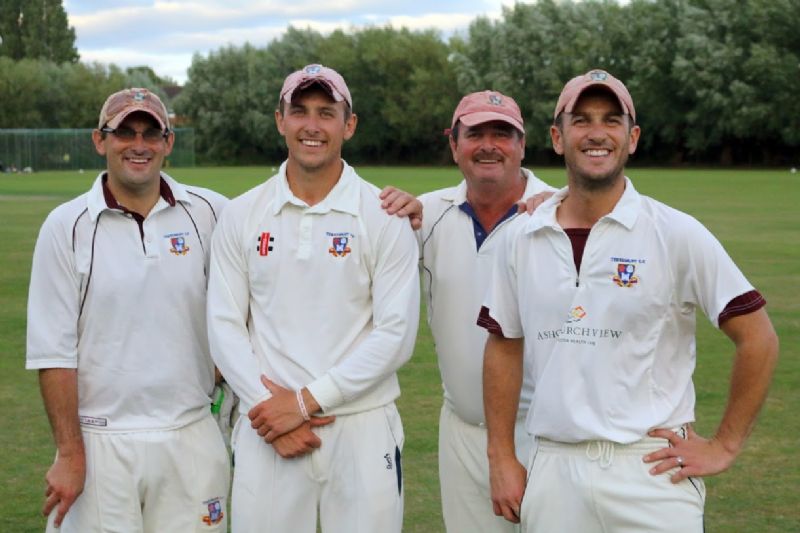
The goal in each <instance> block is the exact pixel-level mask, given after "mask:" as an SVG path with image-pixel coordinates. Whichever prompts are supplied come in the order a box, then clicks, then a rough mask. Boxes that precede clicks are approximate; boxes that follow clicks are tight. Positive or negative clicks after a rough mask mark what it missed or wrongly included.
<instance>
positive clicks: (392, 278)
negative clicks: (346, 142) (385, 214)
mask: <svg viewBox="0 0 800 533" xmlns="http://www.w3.org/2000/svg"><path fill="white" fill-rule="evenodd" d="M375 254H376V257H375V264H374V265H375V266H374V270H373V274H372V323H373V329H372V330H371V331H370V332H369V333H368V334H367V336H366V337H364V339H363V341H362V342H360V343H359V344H358V346H357V347H356V349H355V350H353V351H352V352H351V353H350V354H349V355H348V356H347V357H345V358H344V359H343V360H342V361H341V362H340V363H339V364H338V365H336V366H334V367H333V368H331V369H330V370H329V371H328V372H327V373H326V374H324V375H323V376H321V377H320V378H318V379H316V380H315V381H313V382H312V383H310V384H309V385H308V386H307V387H308V390H309V392H311V394H312V395H313V396H314V399H316V400H317V403H319V404H320V406H321V407H322V410H323V411H329V410H331V409H333V408H335V407H338V406H339V405H341V404H343V403H345V402H347V401H349V400H351V399H353V398H357V397H358V396H360V395H361V394H363V393H364V392H366V391H367V390H369V389H370V388H371V387H373V386H374V385H376V384H377V383H379V382H380V381H382V380H384V379H386V378H387V377H388V376H390V375H391V374H393V373H394V372H396V371H397V369H398V368H400V367H401V366H402V365H403V364H404V363H406V362H407V361H408V360H409V359H410V358H411V354H412V352H413V350H414V342H415V340H416V335H417V327H418V325H419V271H418V260H419V248H418V242H417V240H416V237H415V236H414V232H413V231H412V230H411V227H410V226H409V224H408V221H407V220H406V219H390V220H389V222H388V223H387V224H386V226H385V228H384V230H383V234H382V235H380V236H379V238H378V241H377V247H376V252H375Z"/></svg>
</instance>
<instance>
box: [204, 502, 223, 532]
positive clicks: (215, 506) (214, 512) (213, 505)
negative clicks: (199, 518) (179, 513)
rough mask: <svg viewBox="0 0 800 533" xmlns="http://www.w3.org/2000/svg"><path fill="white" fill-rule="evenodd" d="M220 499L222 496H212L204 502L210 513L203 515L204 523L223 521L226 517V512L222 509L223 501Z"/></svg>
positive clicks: (211, 523)
mask: <svg viewBox="0 0 800 533" xmlns="http://www.w3.org/2000/svg"><path fill="white" fill-rule="evenodd" d="M220 499H221V498H212V499H210V500H208V501H205V502H203V505H205V506H207V507H208V514H207V515H205V516H203V523H204V524H207V525H209V526H210V525H213V524H219V523H220V522H222V519H223V518H224V517H225V513H224V512H223V511H222V503H221V502H220Z"/></svg>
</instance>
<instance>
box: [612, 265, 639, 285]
mask: <svg viewBox="0 0 800 533" xmlns="http://www.w3.org/2000/svg"><path fill="white" fill-rule="evenodd" d="M635 272H636V265H634V264H632V263H617V273H616V274H614V277H613V278H611V279H612V280H613V281H614V283H616V284H617V286H619V287H633V286H634V285H636V284H637V283H639V277H638V276H636V275H635Z"/></svg>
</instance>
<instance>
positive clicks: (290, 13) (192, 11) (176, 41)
mask: <svg viewBox="0 0 800 533" xmlns="http://www.w3.org/2000/svg"><path fill="white" fill-rule="evenodd" d="M513 3H514V2H513V0H444V1H437V2H431V1H421V0H407V1H402V0H335V1H333V2H330V1H329V2H319V1H315V2H312V1H309V0H289V1H284V2H276V1H274V0H263V1H254V0H250V1H246V0H101V1H94V0H64V8H65V9H66V11H67V16H68V17H69V24H70V26H72V27H74V28H75V34H76V46H77V47H78V53H79V54H80V56H81V61H84V62H99V63H105V64H109V63H114V64H116V65H118V66H120V67H123V68H125V67H131V66H140V65H147V66H150V67H152V68H153V70H155V72H156V74H158V75H159V76H168V77H170V78H172V79H174V80H175V81H177V82H178V83H181V84H182V83H184V82H185V81H186V70H187V69H188V68H189V65H191V63H192V56H193V55H194V54H200V55H203V56H205V55H208V53H209V52H210V51H214V50H218V49H219V48H221V47H223V46H226V45H234V46H240V45H243V44H244V43H246V42H249V43H250V44H252V45H254V46H256V47H264V46H266V45H267V44H268V43H269V42H270V41H272V40H273V39H276V38H280V37H281V35H282V34H283V33H284V32H285V31H286V29H287V28H288V27H289V26H294V27H295V28H302V29H305V28H311V29H313V30H316V31H319V32H321V33H323V34H328V33H330V32H331V31H333V30H336V29H343V30H345V31H351V30H354V29H355V30H358V29H359V28H363V27H366V26H385V25H387V24H391V25H392V26H394V27H395V28H400V27H406V28H409V29H412V30H422V29H429V28H434V29H436V30H438V31H439V32H440V33H441V35H442V36H443V37H444V38H447V37H448V36H450V35H453V34H454V33H462V34H465V33H466V30H467V28H468V26H469V23H470V22H471V21H472V20H474V19H475V18H476V17H477V16H479V15H483V16H487V17H489V18H493V19H497V18H500V16H501V13H502V6H504V5H507V6H508V5H513Z"/></svg>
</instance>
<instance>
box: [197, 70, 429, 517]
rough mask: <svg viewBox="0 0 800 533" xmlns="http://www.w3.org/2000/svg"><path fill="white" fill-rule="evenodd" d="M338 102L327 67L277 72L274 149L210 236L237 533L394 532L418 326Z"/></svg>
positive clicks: (412, 262) (401, 223)
mask: <svg viewBox="0 0 800 533" xmlns="http://www.w3.org/2000/svg"><path fill="white" fill-rule="evenodd" d="M352 106H353V101H352V98H351V96H350V91H349V90H348V88H347V84H346V83H345V81H344V79H343V78H342V76H340V75H339V74H338V73H337V72H336V71H334V70H333V69H330V68H327V67H324V66H322V65H308V66H306V67H304V68H303V69H301V70H299V71H297V72H294V73H292V74H291V75H289V76H288V77H287V78H286V80H285V81H284V84H283V88H282V89H281V92H280V96H279V101H278V109H277V110H276V111H275V121H276V124H277V127H278V131H279V132H280V133H281V135H282V136H283V137H284V139H285V142H286V146H287V148H288V158H287V160H286V161H285V162H284V163H283V164H282V165H281V167H280V169H279V171H278V173H277V174H276V175H275V176H273V177H271V178H270V179H268V180H267V181H266V182H265V183H263V184H261V185H259V186H258V187H256V188H254V189H252V190H250V191H249V192H246V193H245V194H243V195H242V196H240V197H238V198H236V199H234V200H232V201H231V206H230V207H229V208H228V209H226V211H225V214H224V215H223V216H222V218H221V219H220V223H219V225H218V227H217V231H216V232H215V234H214V239H213V244H212V254H211V256H212V258H211V272H210V279H209V301H208V324H209V340H210V343H211V351H212V354H213V357H214V360H215V361H216V363H217V365H218V366H219V368H220V370H221V371H222V373H223V375H224V376H225V378H226V380H227V381H228V383H229V384H230V385H231V387H232V388H233V390H234V391H235V392H236V393H237V395H238V396H239V397H240V412H241V413H242V414H243V415H245V416H242V417H240V419H239V422H238V423H237V425H236V427H235V428H234V432H233V437H232V445H233V449H234V453H235V457H236V468H235V471H234V482H233V494H232V511H231V516H232V528H233V530H234V531H236V532H250V531H252V532H270V531H274V532H283V531H289V530H291V531H296V532H308V533H313V532H315V531H316V530H317V525H318V524H319V525H320V527H321V528H322V531H324V532H326V533H327V532H342V533H344V532H359V531H362V532H374V531H381V532H392V531H394V532H399V531H400V530H401V529H402V519H403V483H402V481H403V477H402V469H401V467H402V464H401V452H402V449H403V441H404V436H403V426H402V424H401V421H400V417H399V414H398V412H397V408H396V407H395V403H394V401H395V399H396V398H397V397H398V396H399V394H400V388H399V384H398V380H397V375H396V371H397V369H398V368H399V367H400V366H401V365H402V364H403V363H405V362H406V361H407V360H408V359H409V358H410V357H411V353H412V351H413V348H414V341H415V337H416V331H417V324H418V320H419V275H418V271H417V264H418V256H419V253H418V248H417V243H416V240H415V239H414V233H413V231H412V230H411V227H410V225H409V223H408V221H407V220H405V219H402V218H398V217H395V216H390V215H388V214H387V213H385V212H384V211H383V210H382V209H381V206H380V203H381V202H380V200H379V198H378V194H379V192H380V191H379V190H378V189H377V188H375V187H374V186H372V185H370V184H369V183H367V182H366V181H364V180H363V179H361V178H360V177H359V176H358V175H357V174H356V172H355V170H354V169H353V168H352V167H350V166H349V165H348V164H347V163H346V162H345V161H344V160H342V158H341V150H342V145H343V143H344V142H345V141H347V140H348V139H350V138H351V137H352V136H353V134H354V133H355V130H356V124H357V117H356V115H355V114H354V113H353V109H352ZM334 416H335V419H334Z"/></svg>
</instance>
